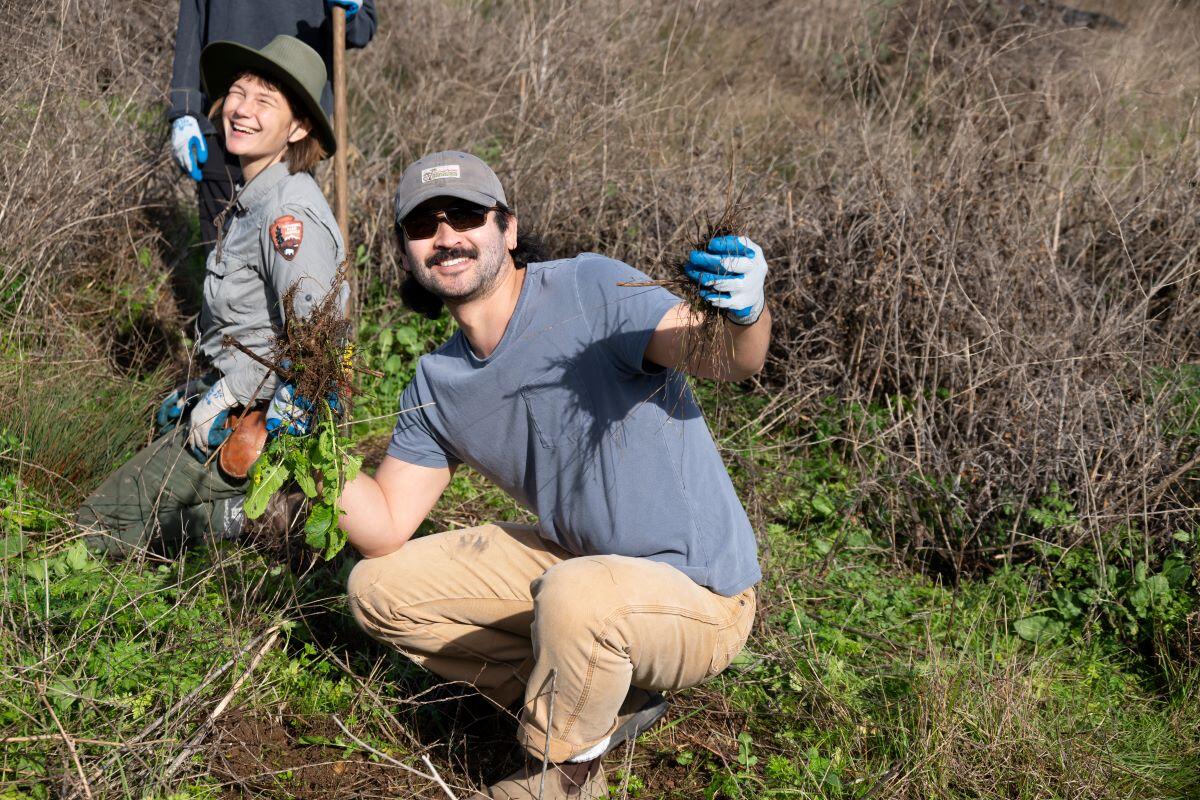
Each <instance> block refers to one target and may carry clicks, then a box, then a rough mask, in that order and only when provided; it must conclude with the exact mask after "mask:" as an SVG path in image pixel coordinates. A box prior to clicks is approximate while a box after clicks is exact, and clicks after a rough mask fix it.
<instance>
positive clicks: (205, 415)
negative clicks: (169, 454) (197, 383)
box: [188, 378, 238, 453]
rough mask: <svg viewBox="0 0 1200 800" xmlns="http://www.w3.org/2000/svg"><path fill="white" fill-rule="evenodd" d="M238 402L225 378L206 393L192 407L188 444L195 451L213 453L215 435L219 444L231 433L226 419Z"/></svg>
mask: <svg viewBox="0 0 1200 800" xmlns="http://www.w3.org/2000/svg"><path fill="white" fill-rule="evenodd" d="M237 404H238V401H237V399H236V398H234V396H233V392H231V391H229V389H228V388H226V386H225V379H224V378H221V380H219V381H217V382H216V383H214V384H213V385H212V388H211V389H209V390H208V391H207V392H205V393H204V396H203V397H201V398H200V402H199V403H197V404H196V407H195V408H193V409H192V418H191V423H192V430H191V432H190V433H188V444H189V445H191V448H192V451H193V452H196V453H211V452H212V449H213V447H214V445H213V440H214V437H215V438H216V443H217V445H220V444H221V442H223V441H225V438H226V437H227V436H228V435H229V433H228V431H226V430H225V420H226V419H228V418H229V410H230V409H232V408H233V407H234V406H236V405H237Z"/></svg>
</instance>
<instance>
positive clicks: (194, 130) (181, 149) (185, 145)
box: [171, 115, 208, 182]
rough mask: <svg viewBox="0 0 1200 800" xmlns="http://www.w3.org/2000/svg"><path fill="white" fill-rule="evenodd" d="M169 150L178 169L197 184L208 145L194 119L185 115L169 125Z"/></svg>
mask: <svg viewBox="0 0 1200 800" xmlns="http://www.w3.org/2000/svg"><path fill="white" fill-rule="evenodd" d="M171 149H172V150H173V151H175V160H176V161H177V162H178V163H179V168H180V169H181V170H183V171H184V172H186V173H187V174H188V175H190V176H191V178H192V180H194V181H197V182H198V181H199V180H200V177H201V175H200V165H201V164H203V163H204V162H205V161H208V145H207V144H206V143H205V142H204V134H203V133H201V132H200V123H198V122H196V118H195V117H191V116H186V115H185V116H182V117H179V118H178V119H177V120H175V121H174V122H172V123H171Z"/></svg>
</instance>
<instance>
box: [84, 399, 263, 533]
mask: <svg viewBox="0 0 1200 800" xmlns="http://www.w3.org/2000/svg"><path fill="white" fill-rule="evenodd" d="M187 434H188V425H187V424H186V422H184V424H181V425H180V426H179V427H177V428H175V429H174V430H171V431H168V432H167V433H164V434H163V435H162V436H160V437H159V438H157V439H155V440H154V441H153V442H151V443H150V444H149V445H148V446H146V447H145V448H143V449H142V450H141V451H140V452H138V454H137V455H135V456H134V457H133V458H131V459H129V461H127V462H126V463H125V465H124V466H122V467H121V468H120V469H118V470H117V471H116V472H114V473H112V474H111V475H109V476H108V477H107V478H105V479H104V483H102V484H100V486H99V488H97V489H96V491H94V492H92V494H91V496H90V497H88V499H87V500H86V501H85V502H84V503H83V505H82V506H80V508H79V511H77V512H76V520H77V521H78V522H79V524H80V525H83V526H85V527H87V528H89V529H91V532H90V534H89V535H88V537H87V543H88V546H89V547H91V548H92V549H95V550H99V551H102V552H106V553H109V554H112V555H129V554H130V553H132V552H134V551H135V550H137V549H147V548H150V547H155V549H158V547H159V546H160V545H161V547H162V549H164V550H167V551H174V550H177V549H178V548H179V547H180V546H181V545H182V544H183V543H184V542H186V541H188V540H200V539H203V538H204V536H205V535H206V534H209V535H211V536H212V537H214V538H217V539H222V538H229V537H231V536H236V535H237V534H238V532H239V531H240V530H241V522H242V513H241V500H242V497H243V492H244V491H245V489H244V487H245V481H239V482H237V483H230V482H229V481H227V480H226V479H225V478H224V477H223V476H222V475H221V472H220V470H218V469H217V465H216V459H213V461H212V463H210V464H208V465H207V466H205V465H204V464H201V463H200V462H199V461H198V460H197V459H196V457H195V456H193V455H192V454H191V453H190V452H188V450H187V449H185V445H186V444H187Z"/></svg>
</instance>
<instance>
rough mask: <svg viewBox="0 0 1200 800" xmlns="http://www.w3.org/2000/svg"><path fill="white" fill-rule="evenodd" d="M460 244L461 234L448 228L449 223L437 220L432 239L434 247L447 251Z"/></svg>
mask: <svg viewBox="0 0 1200 800" xmlns="http://www.w3.org/2000/svg"><path fill="white" fill-rule="evenodd" d="M461 243H462V234H460V233H459V232H458V231H456V230H454V228H452V227H450V223H449V222H446V220H444V219H439V220H438V227H437V233H436V234H434V237H433V244H434V246H435V247H442V248H445V249H449V248H451V247H455V246H457V245H459V244H461Z"/></svg>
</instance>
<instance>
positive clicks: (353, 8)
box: [325, 0, 362, 22]
mask: <svg viewBox="0 0 1200 800" xmlns="http://www.w3.org/2000/svg"><path fill="white" fill-rule="evenodd" d="M325 5H326V6H328V7H329V8H330V9H332V8H333V7H334V6H341V7H342V8H344V9H346V22H349V21H350V20H352V19H354V15H355V14H357V13H358V9H360V8H362V0H325Z"/></svg>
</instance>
